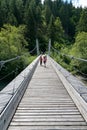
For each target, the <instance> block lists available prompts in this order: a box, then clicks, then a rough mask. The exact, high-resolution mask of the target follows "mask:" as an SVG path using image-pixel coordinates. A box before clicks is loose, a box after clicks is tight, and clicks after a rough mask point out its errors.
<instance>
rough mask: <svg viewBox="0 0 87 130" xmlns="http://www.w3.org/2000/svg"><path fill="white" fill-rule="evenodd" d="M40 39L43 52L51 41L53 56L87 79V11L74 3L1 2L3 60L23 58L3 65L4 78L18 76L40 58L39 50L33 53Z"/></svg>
mask: <svg viewBox="0 0 87 130" xmlns="http://www.w3.org/2000/svg"><path fill="white" fill-rule="evenodd" d="M36 39H38V41H39V48H40V52H46V51H47V49H48V41H49V39H51V46H52V50H51V56H52V57H53V58H54V59H55V60H56V61H57V62H58V63H60V64H61V65H62V66H63V67H65V68H67V69H68V70H69V71H72V72H73V73H79V74H83V75H84V76H87V8H82V7H77V8H76V7H74V6H73V4H72V0H71V1H70V2H67V0H66V2H64V1H63V0H55V1H52V0H45V1H44V3H43V4H42V2H41V0H0V61H5V60H8V59H11V58H14V57H17V56H21V58H19V59H18V60H15V61H12V62H9V63H6V64H5V65H3V66H2V64H1V62H0V79H3V77H4V76H5V75H6V74H8V73H9V72H10V73H11V72H13V73H12V75H13V77H14V75H15V76H16V75H17V74H18V73H19V72H20V71H21V70H23V69H24V68H25V67H26V66H27V65H28V64H29V63H30V62H31V61H32V60H33V59H34V58H35V57H36V51H34V52H33V53H30V51H31V50H33V48H34V47H35V46H36ZM55 50H56V51H55ZM15 70H16V71H15ZM10 78H12V76H10Z"/></svg>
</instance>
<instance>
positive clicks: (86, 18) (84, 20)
mask: <svg viewBox="0 0 87 130" xmlns="http://www.w3.org/2000/svg"><path fill="white" fill-rule="evenodd" d="M82 31H84V32H87V8H85V9H83V11H82V13H81V17H80V20H79V23H78V26H77V32H82Z"/></svg>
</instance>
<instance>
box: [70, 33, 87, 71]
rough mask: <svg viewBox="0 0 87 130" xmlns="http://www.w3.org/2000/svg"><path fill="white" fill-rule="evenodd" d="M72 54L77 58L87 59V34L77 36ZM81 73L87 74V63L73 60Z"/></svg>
mask: <svg viewBox="0 0 87 130" xmlns="http://www.w3.org/2000/svg"><path fill="white" fill-rule="evenodd" d="M71 54H72V55H73V56H75V57H78V58H82V59H87V33H86V32H81V33H79V34H78V35H77V37H76V41H75V44H74V45H73V47H72V50H71ZM71 64H73V65H74V66H75V67H76V68H77V69H79V70H80V71H81V72H84V73H87V62H84V61H79V60H73V61H72V62H71Z"/></svg>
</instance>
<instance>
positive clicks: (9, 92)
mask: <svg viewBox="0 0 87 130" xmlns="http://www.w3.org/2000/svg"><path fill="white" fill-rule="evenodd" d="M38 59H39V57H38V58H36V59H35V60H34V61H33V62H32V63H31V64H30V65H29V66H28V67H26V69H25V70H23V71H22V72H21V73H20V74H19V75H18V76H17V77H16V78H15V79H14V80H13V81H12V82H10V83H9V84H8V85H7V86H6V87H5V88H4V89H3V90H2V91H1V92H0V130H6V129H7V127H8V125H9V123H10V121H11V118H12V116H13V114H14V112H15V110H16V108H17V105H18V103H19V102H20V100H21V98H22V96H23V94H24V92H25V90H26V88H27V86H28V84H29V81H30V79H31V77H32V74H33V72H34V70H35V68H36V66H37V63H38Z"/></svg>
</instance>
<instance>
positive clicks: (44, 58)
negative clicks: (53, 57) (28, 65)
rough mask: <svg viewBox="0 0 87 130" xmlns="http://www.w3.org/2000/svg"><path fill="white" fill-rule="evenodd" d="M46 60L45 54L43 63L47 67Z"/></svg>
mask: <svg viewBox="0 0 87 130" xmlns="http://www.w3.org/2000/svg"><path fill="white" fill-rule="evenodd" d="M46 62H47V56H46V55H44V56H43V63H44V66H45V67H46Z"/></svg>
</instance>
